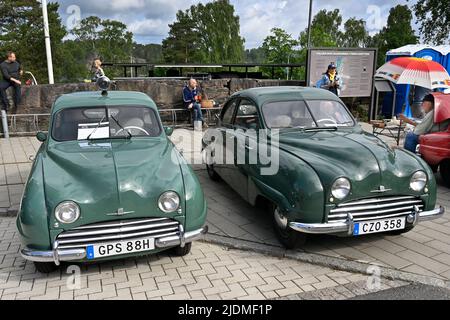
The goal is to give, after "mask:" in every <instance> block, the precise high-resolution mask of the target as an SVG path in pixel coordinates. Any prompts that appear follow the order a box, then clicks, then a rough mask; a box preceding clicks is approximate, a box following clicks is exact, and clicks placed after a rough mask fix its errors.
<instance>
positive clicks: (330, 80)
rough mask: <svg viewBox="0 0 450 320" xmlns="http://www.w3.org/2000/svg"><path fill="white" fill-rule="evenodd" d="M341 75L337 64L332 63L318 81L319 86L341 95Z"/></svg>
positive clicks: (317, 85)
mask: <svg viewBox="0 0 450 320" xmlns="http://www.w3.org/2000/svg"><path fill="white" fill-rule="evenodd" d="M340 81H341V79H340V77H339V74H338V73H337V70H336V65H335V64H334V63H331V64H330V65H329V66H328V69H327V72H325V73H324V74H323V75H322V78H320V80H319V81H318V82H317V83H316V87H317V88H322V89H325V90H328V91H331V92H333V93H334V94H335V95H337V96H339V92H340V89H341V84H340Z"/></svg>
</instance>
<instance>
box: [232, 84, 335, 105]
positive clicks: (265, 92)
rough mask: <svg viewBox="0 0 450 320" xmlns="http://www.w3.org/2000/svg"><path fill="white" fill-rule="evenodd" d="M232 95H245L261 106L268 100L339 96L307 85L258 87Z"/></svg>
mask: <svg viewBox="0 0 450 320" xmlns="http://www.w3.org/2000/svg"><path fill="white" fill-rule="evenodd" d="M232 97H246V98H249V99H251V100H253V101H254V102H256V103H257V104H258V105H260V106H262V105H263V104H265V103H266V102H270V101H288V100H333V101H340V99H339V97H337V96H336V95H335V94H333V93H332V92H330V91H328V90H324V89H318V88H308V87H259V88H252V89H247V90H243V91H240V92H237V93H235V94H234V95H233V96H232Z"/></svg>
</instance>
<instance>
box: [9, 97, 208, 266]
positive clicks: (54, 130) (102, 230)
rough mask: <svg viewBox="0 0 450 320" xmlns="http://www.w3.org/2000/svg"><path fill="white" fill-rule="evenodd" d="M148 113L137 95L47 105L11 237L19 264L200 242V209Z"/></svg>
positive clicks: (183, 169)
mask: <svg viewBox="0 0 450 320" xmlns="http://www.w3.org/2000/svg"><path fill="white" fill-rule="evenodd" d="M171 133H172V129H171V128H164V127H163V126H162V123H161V120H160V117H159V114H158V111H157V107H156V105H155V103H154V102H153V101H152V100H151V99H150V98H149V97H148V96H147V95H145V94H142V93H136V92H119V91H117V92H109V93H108V92H106V91H104V92H103V93H100V92H81V93H74V94H67V95H63V96H61V97H60V98H59V99H57V100H56V102H55V103H54V105H53V108H52V112H51V123H50V127H49V133H48V134H45V133H39V134H38V135H37V138H38V139H39V140H40V141H42V142H43V143H42V146H41V148H40V149H39V151H38V153H37V155H36V158H35V160H34V164H33V167H32V170H31V174H30V176H29V179H28V182H27V184H26V188H25V191H24V195H23V198H22V202H21V206H20V211H19V215H18V219H17V228H18V231H19V233H20V236H21V239H22V242H23V245H24V248H23V250H22V252H21V253H22V256H23V257H24V258H25V259H27V260H31V261H34V262H35V264H36V268H37V269H38V270H39V271H41V272H50V271H52V270H53V269H55V267H56V266H58V265H59V264H60V263H61V262H63V261H74V262H83V261H97V260H105V259H113V258H123V257H128V256H137V255H146V254H149V253H156V252H159V251H162V250H164V249H169V248H171V249H173V252H174V254H176V255H180V256H182V255H186V254H188V253H189V251H190V249H191V243H192V241H194V240H195V239H197V238H199V237H200V236H201V235H202V234H204V233H206V231H207V227H206V226H205V221H206V212H207V206H206V202H205V198H204V194H203V191H202V189H201V186H200V184H199V181H198V179H197V178H196V176H195V174H194V172H193V171H192V169H191V168H190V167H189V166H188V165H187V163H186V161H185V160H184V159H183V157H182V155H181V154H180V153H179V152H178V151H177V150H176V149H175V147H174V145H173V144H172V143H171V141H170V140H169V139H168V136H170V135H171Z"/></svg>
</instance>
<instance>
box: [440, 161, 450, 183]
mask: <svg viewBox="0 0 450 320" xmlns="http://www.w3.org/2000/svg"><path fill="white" fill-rule="evenodd" d="M440 172H441V177H442V179H443V180H444V183H445V184H446V185H447V187H449V188H450V160H446V161H444V162H443V163H442V164H441V166H440Z"/></svg>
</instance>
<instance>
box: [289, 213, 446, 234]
mask: <svg viewBox="0 0 450 320" xmlns="http://www.w3.org/2000/svg"><path fill="white" fill-rule="evenodd" d="M444 213H445V209H444V207H439V208H436V209H434V210H431V211H423V212H418V211H416V212H413V213H410V214H409V215H408V216H407V218H406V219H407V222H408V223H409V224H412V225H414V226H415V225H416V224H417V223H419V222H422V221H429V220H434V219H438V218H441V217H442V216H443V215H444ZM354 225H355V222H354V221H353V217H352V216H351V215H348V218H347V221H345V222H336V223H300V222H291V223H290V224H289V227H290V228H291V229H294V230H295V231H298V232H302V233H308V234H340V233H347V234H348V235H352V234H353V231H354Z"/></svg>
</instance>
